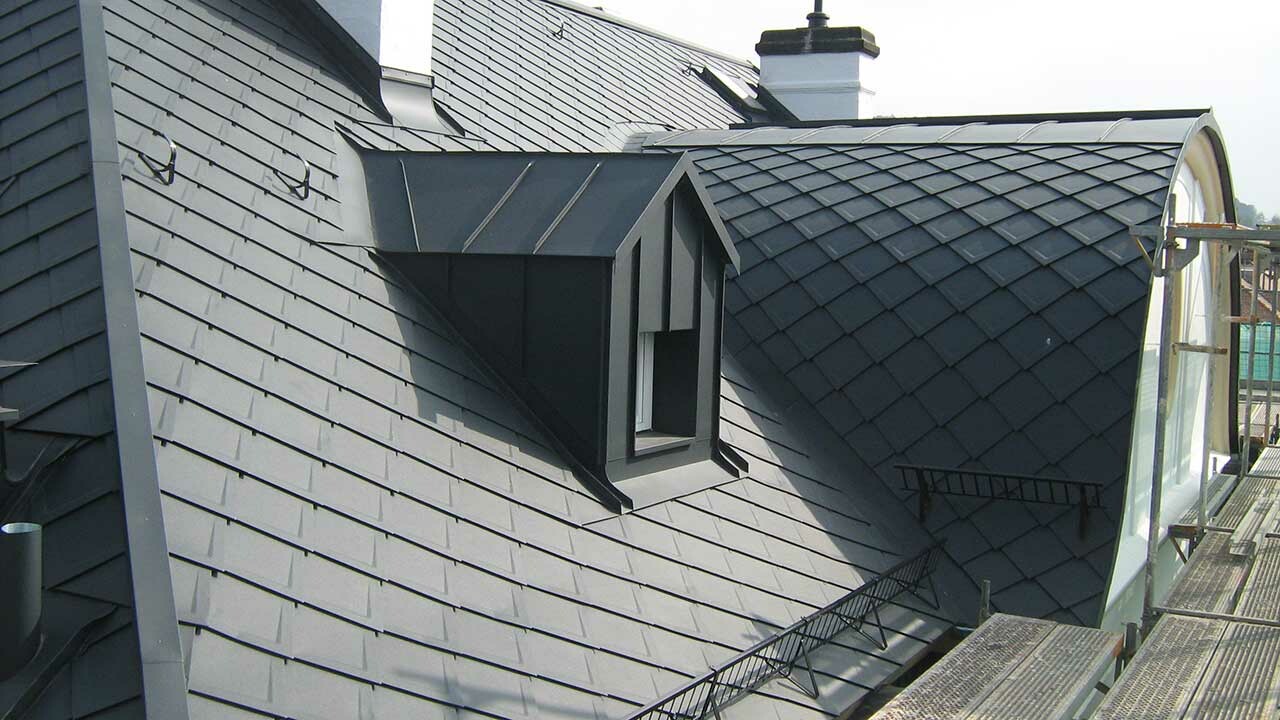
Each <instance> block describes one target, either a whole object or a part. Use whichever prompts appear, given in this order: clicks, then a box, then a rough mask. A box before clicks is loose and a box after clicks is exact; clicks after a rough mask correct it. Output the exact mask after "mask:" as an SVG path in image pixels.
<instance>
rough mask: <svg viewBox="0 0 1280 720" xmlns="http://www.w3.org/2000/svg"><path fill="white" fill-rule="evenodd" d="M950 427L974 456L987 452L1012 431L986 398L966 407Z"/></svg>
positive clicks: (957, 438)
mask: <svg viewBox="0 0 1280 720" xmlns="http://www.w3.org/2000/svg"><path fill="white" fill-rule="evenodd" d="M949 427H950V429H951V432H952V433H953V434H955V436H956V440H958V441H959V442H960V444H961V445H963V446H964V448H965V449H966V450H968V451H969V454H970V455H972V456H978V455H981V454H982V453H984V452H986V451H987V449H989V448H990V447H991V446H993V445H995V444H996V443H998V442H1000V439H1001V438H1003V437H1004V436H1006V435H1008V434H1009V431H1010V428H1009V425H1008V423H1007V422H1005V420H1004V419H1003V418H1002V417H1001V416H1000V413H999V411H997V410H996V408H995V406H994V405H992V404H991V403H989V402H987V401H985V400H979V401H978V402H975V403H973V404H972V405H970V406H969V407H967V408H965V410H964V412H962V413H960V415H958V416H956V417H955V418H954V419H953V420H952V421H951V423H950V426H949Z"/></svg>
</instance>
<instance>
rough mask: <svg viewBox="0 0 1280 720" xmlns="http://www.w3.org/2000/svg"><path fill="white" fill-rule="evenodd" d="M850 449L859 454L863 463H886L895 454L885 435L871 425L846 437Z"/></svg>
mask: <svg viewBox="0 0 1280 720" xmlns="http://www.w3.org/2000/svg"><path fill="white" fill-rule="evenodd" d="M845 437H846V438H847V439H848V441H849V445H850V447H852V448H853V450H854V452H856V453H858V457H860V458H862V460H863V462H866V463H869V464H875V463H879V462H882V461H884V460H885V459H886V458H888V457H889V456H891V455H892V454H893V449H892V448H891V447H890V446H889V442H888V441H887V440H885V438H884V435H882V434H881V433H880V431H879V430H877V429H876V427H875V425H873V424H871V423H863V424H862V425H859V426H858V427H857V428H856V429H855V430H854V431H853V432H851V433H849V434H848V435H846V436H845Z"/></svg>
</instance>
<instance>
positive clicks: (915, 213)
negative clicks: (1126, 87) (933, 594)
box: [643, 111, 1202, 624]
mask: <svg viewBox="0 0 1280 720" xmlns="http://www.w3.org/2000/svg"><path fill="white" fill-rule="evenodd" d="M1201 114H1202V113H1201V112H1200V111H1196V112H1185V113H1175V114H1174V116H1173V117H1167V118H1155V119H1140V120H1124V119H1122V118H1121V117H1112V118H1106V119H1100V120H1089V121H1080V122H1054V121H1048V120H1043V119H1041V120H1035V121H1015V122H1009V123H1002V122H1001V121H1000V119H999V118H992V119H991V120H990V121H989V122H985V123H970V124H955V125H946V124H941V125H934V124H930V125H914V124H904V125H896V124H894V121H892V120H884V121H879V122H878V123H877V122H875V121H872V122H864V123H860V124H859V125H858V126H854V127H830V128H817V129H815V128H756V129H738V130H719V131H692V132H672V133H655V134H652V135H649V136H648V137H646V138H645V140H644V142H643V145H644V147H645V148H646V149H648V150H650V151H668V152H681V151H690V152H692V153H693V155H694V158H695V162H696V163H697V164H698V166H699V167H700V168H701V169H702V172H703V179H704V180H705V182H706V183H707V186H708V191H709V193H710V194H711V196H712V197H713V198H714V199H715V200H716V202H717V205H718V207H719V210H720V212H721V215H722V216H723V217H724V219H725V221H726V225H727V226H728V227H729V229H730V234H731V235H732V236H733V237H734V241H735V243H736V244H737V246H738V250H739V253H740V254H741V257H742V264H741V266H740V269H741V274H740V275H739V276H738V277H737V278H736V279H734V280H732V281H731V282H730V284H729V285H730V288H729V290H727V299H726V311H727V313H728V314H729V315H731V316H732V318H733V319H732V321H727V324H726V334H727V335H730V336H732V335H737V336H738V337H739V340H738V341H737V342H738V343H739V344H751V345H754V346H756V347H758V348H760V349H761V351H762V353H763V354H764V355H765V356H767V357H768V358H769V359H770V361H771V362H772V364H773V365H774V366H776V367H777V368H778V369H779V370H780V371H782V372H783V373H785V374H786V376H787V377H788V378H789V379H790V381H791V382H792V383H793V385H794V386H795V387H796V388H797V389H798V391H799V392H800V393H801V394H802V395H803V396H804V397H805V398H806V399H807V400H808V402H810V403H811V404H812V406H813V407H814V408H816V410H817V411H818V413H820V414H821V415H822V417H823V418H825V419H826V421H827V423H828V424H829V425H830V426H831V427H832V428H833V429H834V430H835V431H836V432H838V433H840V434H841V435H842V436H843V437H844V438H845V439H846V440H847V442H848V443H849V445H850V447H852V448H853V449H854V450H855V451H856V452H857V454H858V456H859V457H860V458H861V459H862V460H863V461H864V462H865V463H866V464H867V465H869V466H872V467H874V468H875V469H876V472H877V473H878V474H879V476H880V477H881V478H882V479H883V481H884V482H885V483H886V484H887V485H889V486H890V487H892V488H894V489H895V491H897V492H899V493H900V494H902V493H903V491H902V490H901V487H902V483H901V480H900V479H899V477H898V473H897V472H896V471H895V470H894V469H893V465H894V464H895V463H899V462H907V463H915V464H927V465H937V466H943V467H974V468H985V469H988V470H990V471H994V472H1010V473H1022V474H1039V475H1049V476H1057V477H1066V478H1081V479H1089V480H1095V481H1101V482H1104V483H1106V489H1105V492H1104V508H1103V512H1101V513H1095V514H1094V515H1093V517H1092V519H1091V522H1090V525H1089V527H1088V531H1087V533H1086V534H1085V536H1084V537H1080V536H1079V535H1078V517H1079V516H1078V513H1077V512H1076V510H1075V509H1074V508H1060V507H1029V506H1024V505H1020V504H1018V503H1013V502H1003V501H985V502H984V501H977V500H969V499H959V498H944V497H935V498H934V500H935V504H934V509H933V511H932V513H931V514H930V516H929V517H928V522H927V525H928V528H929V529H930V531H931V532H932V533H933V534H934V535H935V536H936V537H938V538H939V539H941V540H943V541H944V547H945V548H946V550H947V552H948V553H949V554H950V556H951V557H952V559H954V560H955V561H956V562H958V563H960V564H961V565H962V566H963V567H964V568H965V570H966V571H967V573H968V574H969V575H970V577H971V578H972V579H973V580H974V582H977V581H979V580H981V579H983V578H987V579H990V580H991V581H992V592H993V595H992V600H993V603H994V604H995V605H996V606H997V607H999V608H1000V609H1001V610H1004V611H1006V612H1013V613H1018V614H1023V615H1031V616H1049V617H1054V618H1057V619H1062V620H1066V621H1070V622H1077V623H1083V624H1094V623H1095V622H1096V621H1097V619H1098V614H1099V612H1100V599H1101V598H1100V596H1101V593H1102V592H1103V590H1104V587H1105V582H1106V581H1105V578H1106V577H1107V576H1108V574H1109V572H1110V564H1111V560H1112V550H1113V541H1114V537H1115V532H1116V525H1117V523H1118V522H1119V519H1120V515H1121V509H1122V502H1123V487H1124V476H1125V472H1126V469H1127V461H1128V460H1127V459H1128V454H1129V437H1130V435H1129V433H1130V422H1131V413H1132V407H1133V404H1134V393H1135V389H1136V378H1137V363H1138V354H1139V351H1140V349H1141V337H1142V332H1143V326H1144V322H1145V318H1146V308H1147V292H1148V285H1149V273H1148V267H1147V265H1146V263H1145V262H1144V261H1143V260H1142V257H1141V255H1140V254H1139V252H1138V249H1137V248H1136V247H1135V246H1134V244H1133V242H1132V240H1131V239H1130V237H1129V235H1128V233H1127V227H1128V226H1129V225H1132V224H1140V223H1145V222H1150V221H1152V220H1155V219H1156V218H1158V217H1159V216H1160V213H1161V211H1162V208H1163V206H1164V204H1165V201H1166V197H1167V194H1168V192H1169V183H1170V179H1169V178H1170V175H1171V172H1172V170H1173V168H1174V165H1175V161H1176V158H1177V155H1178V152H1179V150H1180V149H1181V147H1182V143H1183V142H1184V140H1185V138H1186V136H1187V133H1188V131H1189V130H1190V129H1191V128H1192V127H1193V126H1194V125H1195V123H1196V122H1197V119H1198V118H1199V116H1200V115H1201ZM727 342H730V341H727ZM903 499H904V500H907V499H908V498H906V497H904V498H903Z"/></svg>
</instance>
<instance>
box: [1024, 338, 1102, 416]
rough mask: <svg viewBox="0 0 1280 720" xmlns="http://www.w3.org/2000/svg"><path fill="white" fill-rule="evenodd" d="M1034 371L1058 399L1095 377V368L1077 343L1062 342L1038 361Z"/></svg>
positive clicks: (1061, 399) (1068, 394)
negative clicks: (1077, 346) (1078, 347)
mask: <svg viewBox="0 0 1280 720" xmlns="http://www.w3.org/2000/svg"><path fill="white" fill-rule="evenodd" d="M1032 372H1033V373H1035V375H1036V377H1037V378H1039V379H1040V382H1041V383H1042V384H1043V385H1044V386H1045V388H1047V389H1048V390H1049V392H1050V393H1052V394H1053V395H1054V397H1056V398H1057V399H1058V401H1059V402H1062V401H1063V400H1065V399H1066V398H1067V397H1068V396H1070V395H1071V394H1072V393H1074V392H1075V391H1076V390H1077V389H1078V388H1079V387H1080V386H1081V385H1083V384H1084V383H1085V382H1088V380H1089V378H1091V377H1093V375H1094V373H1095V370H1094V369H1093V368H1092V367H1091V364H1090V363H1089V360H1088V358H1086V357H1085V355H1084V353H1082V352H1081V351H1080V350H1079V349H1077V348H1076V346H1075V345H1067V344H1062V345H1058V346H1057V347H1056V349H1053V350H1052V351H1051V352H1050V353H1049V354H1048V355H1046V356H1045V357H1044V358H1043V359H1042V360H1040V361H1039V362H1037V363H1036V365H1035V366H1034V367H1033V368H1032Z"/></svg>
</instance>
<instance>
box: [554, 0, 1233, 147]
mask: <svg viewBox="0 0 1280 720" xmlns="http://www.w3.org/2000/svg"><path fill="white" fill-rule="evenodd" d="M548 1H551V0H548ZM1210 112H1211V111H1210V110H1209V109H1208V108H1182V109H1169V110H1129V111H1125V110H1100V111H1089V112H1062V113H1017V114H1009V115H934V116H924V117H874V118H864V119H854V118H849V119H847V120H799V121H796V122H786V123H768V122H766V123H737V124H734V125H730V126H729V127H730V129H733V130H738V129H742V130H754V129H757V128H767V127H789V128H806V127H813V128H818V127H840V126H845V127H886V126H894V125H921V126H929V125H960V124H965V123H987V124H1006V123H1026V122H1046V121H1053V120H1056V121H1058V122H1088V121H1099V120H1126V119H1127V120H1163V119H1172V118H1197V117H1201V116H1203V115H1207V114H1209V113H1210Z"/></svg>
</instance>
